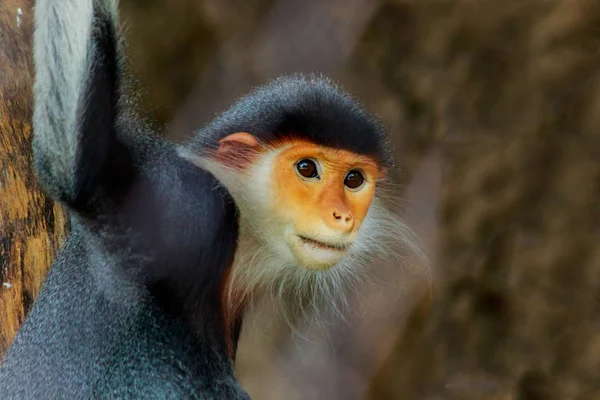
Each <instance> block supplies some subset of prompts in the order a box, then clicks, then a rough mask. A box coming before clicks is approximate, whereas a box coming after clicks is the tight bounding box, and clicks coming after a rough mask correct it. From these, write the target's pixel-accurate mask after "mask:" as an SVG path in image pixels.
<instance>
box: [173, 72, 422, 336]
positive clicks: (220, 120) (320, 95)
mask: <svg viewBox="0 0 600 400" xmlns="http://www.w3.org/2000/svg"><path fill="white" fill-rule="evenodd" d="M178 152H179V154H180V155H181V156H182V157H183V158H186V159H189V160H190V161H191V162H193V163H194V164H196V165H198V166H199V167H201V168H203V169H205V170H207V171H210V172H211V173H212V174H213V175H214V176H215V177H216V178H217V179H218V180H219V183H220V184H221V185H222V186H223V187H224V188H225V189H226V190H227V191H228V192H229V193H230V195H231V196H232V198H233V199H234V202H235V204H236V207H237V209H238V212H239V218H240V228H239V229H240V238H239V240H238V247H237V250H236V255H235V261H234V265H233V266H232V267H231V270H230V271H229V273H228V277H227V281H226V283H225V288H224V297H225V301H224V304H225V306H224V307H225V309H226V311H227V313H228V314H227V317H226V320H227V322H228V324H229V326H233V327H236V326H237V327H238V329H239V326H240V324H241V322H242V320H243V317H244V315H245V311H246V309H247V308H248V307H249V306H250V305H252V304H255V303H256V302H257V301H258V300H259V299H260V298H262V297H263V296H265V295H268V296H271V297H272V298H274V299H275V302H274V303H275V305H276V306H277V307H278V308H279V311H281V313H282V315H283V316H284V317H285V318H286V319H287V320H288V322H290V324H293V321H295V320H296V319H297V317H298V316H300V315H303V316H309V317H311V320H312V322H313V323H315V324H318V323H319V322H321V321H322V320H324V318H325V317H326V316H324V315H323V314H324V311H329V313H328V316H329V317H331V316H333V317H336V316H340V317H343V316H344V315H345V313H346V312H347V311H348V310H347V308H348V307H347V289H348V288H351V287H354V286H358V285H360V284H361V283H362V282H364V281H365V280H368V279H369V276H370V275H372V274H371V273H372V272H373V271H372V270H370V269H369V268H368V267H369V266H370V265H374V266H380V265H381V264H382V263H381V261H386V260H393V261H396V260H397V261H399V263H403V260H402V257H403V255H402V254H400V253H399V246H400V248H401V250H400V251H407V252H408V253H409V254H412V255H414V256H415V257H414V258H415V259H416V260H417V262H418V263H419V265H420V266H423V267H424V270H425V271H426V270H427V265H428V263H427V259H426V256H425V255H424V253H423V252H422V250H421V247H420V244H419V240H418V238H417V237H416V235H415V234H414V233H413V232H412V231H411V229H410V228H409V227H408V226H407V225H406V223H405V222H404V221H403V219H402V218H401V215H400V214H399V213H397V212H394V211H393V210H392V209H391V208H390V207H389V204H388V203H389V202H388V201H386V200H388V197H389V187H390V183H391V182H390V181H389V180H388V179H387V178H388V175H389V172H390V171H392V170H393V169H394V168H395V165H394V159H393V151H392V148H391V145H390V142H389V139H388V133H387V132H386V131H385V129H384V128H383V127H382V124H381V123H380V122H379V121H378V120H377V119H376V118H375V117H374V116H372V115H371V114H370V113H369V112H368V111H367V110H366V108H365V107H364V106H362V104H361V103H360V101H358V99H356V98H354V97H352V96H351V95H350V94H348V93H347V92H345V91H343V89H342V88H341V87H339V86H338V85H337V84H335V83H333V82H332V81H331V80H330V79H328V78H326V77H324V76H322V75H320V74H308V75H303V74H293V75H290V76H284V77H280V78H278V79H275V80H274V81H272V82H271V83H269V84H267V85H265V86H262V87H260V88H258V89H256V90H255V91H254V92H252V93H250V94H248V95H247V96H245V97H243V98H242V99H240V100H239V101H238V102H237V103H235V104H234V105H233V106H232V107H231V108H230V109H229V110H227V111H225V112H223V113H222V114H220V115H219V116H218V117H217V118H215V119H214V120H213V121H212V122H210V123H209V124H208V125H207V126H206V127H204V128H202V129H200V130H198V131H197V132H196V133H195V135H193V136H192V137H191V138H190V139H189V140H188V141H187V142H186V143H184V144H183V145H181V146H179V148H178ZM396 265H398V263H396ZM292 327H293V325H292ZM237 335H239V332H236V331H235V329H234V332H233V336H234V337H237Z"/></svg>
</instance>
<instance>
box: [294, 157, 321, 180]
mask: <svg viewBox="0 0 600 400" xmlns="http://www.w3.org/2000/svg"><path fill="white" fill-rule="evenodd" d="M296 170H298V173H299V174H300V175H302V176H303V177H305V178H317V177H318V176H319V173H318V171H317V165H316V164H315V162H314V161H313V160H309V159H304V160H300V161H298V162H297V163H296Z"/></svg>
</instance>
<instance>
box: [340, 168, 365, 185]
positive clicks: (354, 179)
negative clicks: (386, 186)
mask: <svg viewBox="0 0 600 400" xmlns="http://www.w3.org/2000/svg"><path fill="white" fill-rule="evenodd" d="M364 181H365V178H364V177H363V176H362V174H361V173H360V172H359V171H357V170H352V171H350V172H348V175H346V178H345V179H344V185H346V186H347V187H349V188H350V189H356V188H358V187H360V185H362V184H363V182H364Z"/></svg>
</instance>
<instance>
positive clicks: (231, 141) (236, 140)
mask: <svg viewBox="0 0 600 400" xmlns="http://www.w3.org/2000/svg"><path fill="white" fill-rule="evenodd" d="M219 144H220V146H219V150H218V151H217V152H218V153H220V154H222V153H223V152H228V151H230V150H232V147H233V148H235V149H240V148H244V147H250V148H256V147H258V140H257V139H256V138H255V137H254V135H252V134H250V133H248V132H237V133H232V134H231V135H229V136H226V137H224V138H223V139H221V140H219Z"/></svg>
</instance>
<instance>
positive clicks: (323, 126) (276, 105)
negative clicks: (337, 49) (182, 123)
mask: <svg viewBox="0 0 600 400" xmlns="http://www.w3.org/2000/svg"><path fill="white" fill-rule="evenodd" d="M235 132H248V133H251V134H253V135H255V136H256V137H258V138H259V139H260V140H261V141H263V142H266V143H268V142H271V141H277V140H278V139H281V138H285V137H287V136H290V135H294V136H296V137H300V138H303V139H307V140H310V141H311V142H313V143H316V144H320V145H323V146H328V147H334V148H338V149H344V150H349V151H352V152H354V153H358V154H362V155H367V156H371V157H374V158H376V159H377V160H378V161H379V162H381V163H382V164H383V165H384V166H386V167H391V166H392V164H393V162H392V157H391V151H390V148H389V144H388V141H387V137H386V134H385V131H384V130H383V129H382V127H381V125H380V123H379V122H378V121H377V120H376V119H375V118H374V117H373V116H372V115H370V114H369V113H368V112H367V111H366V110H365V109H364V108H363V107H362V106H361V105H360V103H359V102H358V101H357V100H356V99H354V98H352V97H351V96H350V95H349V94H347V93H345V92H344V91H342V90H341V89H340V88H339V87H337V86H336V85H335V84H333V83H332V82H331V81H330V80H329V79H327V78H325V77H322V76H319V75H308V76H305V75H292V76H286V77H281V78H278V79H275V80H274V81H272V82H270V83H268V84H267V85H265V86H262V87H259V88H258V89H256V90H254V91H253V92H252V93H250V94H249V95H247V96H245V97H243V98H241V99H240V100H239V101H238V102H237V103H235V104H234V105H233V106H232V107H231V108H229V109H228V110H227V111H225V112H224V113H222V114H221V115H219V116H218V117H217V118H215V119H214V120H213V121H212V122H210V123H209V124H208V125H207V126H206V127H205V128H203V129H202V130H200V131H199V132H197V133H196V135H195V137H194V138H193V139H192V140H191V141H190V143H189V144H188V148H190V149H191V150H200V149H201V148H206V147H208V148H211V147H214V146H216V145H217V143H218V141H219V140H220V139H222V138H224V137H225V136H227V135H229V134H232V133H235Z"/></svg>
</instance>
